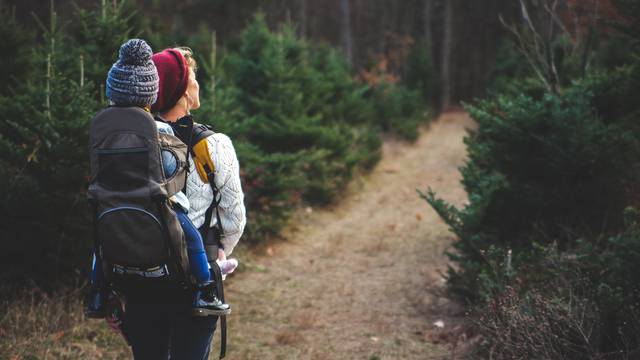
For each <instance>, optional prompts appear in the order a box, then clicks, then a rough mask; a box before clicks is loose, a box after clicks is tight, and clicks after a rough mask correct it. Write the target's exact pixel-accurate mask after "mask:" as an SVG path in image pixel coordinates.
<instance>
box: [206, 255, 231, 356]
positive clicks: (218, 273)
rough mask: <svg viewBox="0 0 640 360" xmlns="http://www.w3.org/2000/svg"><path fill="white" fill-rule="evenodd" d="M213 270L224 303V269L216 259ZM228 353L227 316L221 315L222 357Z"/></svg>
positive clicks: (219, 295) (219, 294) (212, 263)
mask: <svg viewBox="0 0 640 360" xmlns="http://www.w3.org/2000/svg"><path fill="white" fill-rule="evenodd" d="M210 265H211V272H213V281H215V284H216V292H217V293H218V298H219V299H220V301H222V302H223V303H224V302H225V300H224V288H223V286H222V271H220V267H219V266H218V263H216V262H215V261H213V262H211V263H210ZM226 354H227V316H226V315H220V359H224V357H225V355H226Z"/></svg>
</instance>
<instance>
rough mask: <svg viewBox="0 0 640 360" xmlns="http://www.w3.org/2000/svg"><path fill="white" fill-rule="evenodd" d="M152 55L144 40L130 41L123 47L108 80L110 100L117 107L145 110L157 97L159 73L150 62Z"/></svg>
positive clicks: (108, 96)
mask: <svg viewBox="0 0 640 360" xmlns="http://www.w3.org/2000/svg"><path fill="white" fill-rule="evenodd" d="M151 55H153V51H152V50H151V47H150V46H149V44H147V43H146V42H145V41H144V40H141V39H131V40H129V41H127V42H126V43H124V44H122V46H121V47H120V53H119V58H118V61H116V62H115V63H114V64H113V66H111V70H109V75H108V76H107V89H106V90H107V98H109V100H111V101H113V102H114V103H116V104H125V105H138V106H146V105H152V104H153V103H155V102H156V98H157V97H158V82H159V80H158V71H157V70H156V66H155V65H154V64H153V61H151Z"/></svg>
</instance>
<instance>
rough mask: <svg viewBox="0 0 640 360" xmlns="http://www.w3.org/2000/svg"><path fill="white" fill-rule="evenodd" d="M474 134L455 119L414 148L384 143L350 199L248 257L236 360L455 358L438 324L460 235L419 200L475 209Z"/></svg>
mask: <svg viewBox="0 0 640 360" xmlns="http://www.w3.org/2000/svg"><path fill="white" fill-rule="evenodd" d="M469 126H471V121H470V120H469V119H468V118H467V116H466V115H464V114H449V115H445V116H443V117H442V118H440V119H439V120H438V121H437V122H435V123H434V124H432V126H431V127H430V129H429V130H426V131H424V133H423V134H422V136H421V137H420V139H419V140H418V142H417V143H415V144H413V145H407V144H404V143H396V142H386V143H385V145H384V156H383V159H382V161H381V163H380V164H379V165H378V166H377V167H376V169H375V170H374V172H373V174H372V175H371V176H369V177H367V178H366V179H364V180H362V181H361V182H360V183H359V184H354V185H353V189H351V191H350V193H351V195H348V196H347V197H346V198H345V199H343V200H342V201H340V203H339V204H338V205H336V206H335V207H334V208H330V209H324V210H320V211H313V212H312V213H309V212H308V211H307V213H305V214H303V215H300V216H299V219H296V221H295V223H296V224H297V225H296V226H297V228H296V229H293V230H291V231H290V234H288V235H286V237H287V241H284V242H280V243H278V244H276V245H273V246H272V247H270V248H268V249H266V253H267V254H266V256H255V257H253V256H250V257H248V258H247V259H248V266H247V268H248V269H249V271H245V272H243V273H241V274H238V275H236V276H234V278H233V279H230V280H231V281H229V282H228V284H227V286H226V288H227V298H228V300H229V301H230V302H231V303H232V304H233V306H234V314H233V315H232V316H231V317H230V318H229V331H230V340H229V350H228V354H229V355H228V358H229V359H371V360H373V359H434V358H442V357H445V356H447V357H449V356H451V354H450V352H449V351H447V349H445V348H444V346H442V345H436V344H434V343H433V341H432V339H433V328H434V326H433V322H434V321H437V320H444V322H445V327H446V326H447V325H448V324H449V320H450V319H451V318H450V316H451V311H444V310H443V309H447V308H448V307H447V306H446V305H443V304H444V303H446V300H444V299H442V298H438V296H437V295H434V290H438V289H441V288H442V284H443V280H442V277H441V276H440V275H439V271H444V270H445V268H446V258H445V257H444V256H443V251H444V249H445V248H446V247H447V246H448V244H449V243H450V242H451V236H450V234H449V233H448V231H447V227H446V226H445V225H444V224H443V223H442V221H441V220H440V219H439V218H438V216H437V215H436V213H435V212H434V211H433V210H432V209H431V208H430V207H429V206H428V205H427V203H426V202H424V201H423V200H421V199H420V198H419V197H418V196H417V193H416V191H415V190H416V189H422V190H426V189H427V187H428V186H431V187H432V188H433V189H434V190H435V191H436V192H437V193H438V194H439V195H440V196H441V197H443V198H444V199H446V200H448V201H450V202H453V203H454V204H461V203H462V202H464V201H465V199H466V195H465V193H464V191H463V189H462V187H461V185H460V184H459V177H460V175H459V172H458V167H459V166H460V165H461V164H462V162H463V160H464V156H465V147H464V145H463V143H462V137H463V136H464V129H465V127H469ZM247 259H245V261H247ZM241 260H242V259H241ZM217 339H218V337H216V342H217ZM216 349H217V343H216ZM216 351H217V350H214V353H215V352H216Z"/></svg>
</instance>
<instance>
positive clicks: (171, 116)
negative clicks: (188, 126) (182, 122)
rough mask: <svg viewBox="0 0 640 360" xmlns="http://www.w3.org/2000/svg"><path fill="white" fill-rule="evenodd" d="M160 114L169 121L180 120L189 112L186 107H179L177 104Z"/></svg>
mask: <svg viewBox="0 0 640 360" xmlns="http://www.w3.org/2000/svg"><path fill="white" fill-rule="evenodd" d="M159 115H160V117H162V118H163V119H165V120H166V121H168V122H176V121H178V119H181V118H183V117H184V116H186V115H188V113H187V111H186V110H185V109H178V107H177V106H175V107H174V108H173V109H169V110H167V111H165V112H162V113H160V114H159Z"/></svg>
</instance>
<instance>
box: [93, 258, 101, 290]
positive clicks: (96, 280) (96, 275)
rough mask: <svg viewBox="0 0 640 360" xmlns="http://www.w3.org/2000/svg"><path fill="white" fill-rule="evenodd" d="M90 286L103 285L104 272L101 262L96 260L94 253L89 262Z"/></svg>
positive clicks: (98, 286) (99, 286)
mask: <svg viewBox="0 0 640 360" xmlns="http://www.w3.org/2000/svg"><path fill="white" fill-rule="evenodd" d="M91 286H93V287H94V288H100V289H101V288H102V287H103V286H104V272H103V269H102V264H100V262H99V261H98V258H97V257H96V254H95V253H94V254H93V260H92V262H91Z"/></svg>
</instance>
